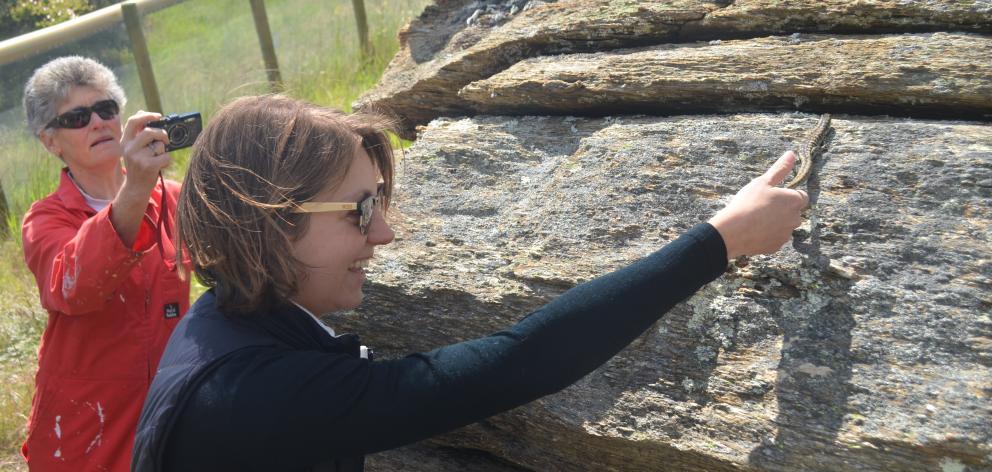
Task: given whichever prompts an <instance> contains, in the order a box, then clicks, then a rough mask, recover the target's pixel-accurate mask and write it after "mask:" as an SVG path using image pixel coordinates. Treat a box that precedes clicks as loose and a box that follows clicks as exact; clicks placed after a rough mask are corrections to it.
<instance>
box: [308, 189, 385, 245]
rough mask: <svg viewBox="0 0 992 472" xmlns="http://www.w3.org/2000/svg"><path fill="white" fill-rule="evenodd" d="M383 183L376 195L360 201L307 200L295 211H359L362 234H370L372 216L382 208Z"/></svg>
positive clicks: (359, 226)
mask: <svg viewBox="0 0 992 472" xmlns="http://www.w3.org/2000/svg"><path fill="white" fill-rule="evenodd" d="M383 198H384V197H383V184H381V183H380V184H379V188H378V189H377V191H376V194H375V195H372V196H371V197H367V198H364V199H362V201H360V202H358V203H350V202H305V203H300V204H299V206H298V207H297V208H296V209H294V210H293V213H322V212H326V211H358V229H359V231H361V232H362V234H369V226H371V225H372V216H373V215H374V214H375V209H376V208H378V209H380V210H382V201H383Z"/></svg>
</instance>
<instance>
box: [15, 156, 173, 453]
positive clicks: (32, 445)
mask: <svg viewBox="0 0 992 472" xmlns="http://www.w3.org/2000/svg"><path fill="white" fill-rule="evenodd" d="M166 187H167V189H168V192H167V206H168V210H169V211H168V212H167V214H168V215H167V219H168V224H169V227H171V228H175V222H174V219H173V218H174V211H175V208H176V200H177V197H178V194H179V184H177V183H175V182H172V181H168V182H167V183H166ZM161 195H162V186H161V183H159V184H157V185H156V186H155V189H154V190H152V194H151V197H150V199H149V203H148V208H147V209H146V211H145V216H144V220H143V221H142V224H141V229H140V230H139V232H138V237H137V239H136V241H135V243H134V245H132V247H130V248H128V247H126V246H124V244H123V243H122V242H121V239H120V237H119V236H118V234H117V231H116V230H115V229H114V226H113V223H111V220H110V215H111V212H112V211H113V208H112V207H113V205H110V206H108V207H107V208H104V209H103V210H102V211H100V212H94V211H93V209H92V208H90V207H89V206H88V205H87V204H86V201H85V200H84V199H83V196H82V194H81V193H80V192H79V190H78V189H77V188H76V186H75V185H74V184H73V183H72V180H71V179H70V178H69V176H68V174H67V171H66V170H63V171H62V178H61V182H60V183H59V188H58V190H56V191H55V193H53V194H51V195H49V196H48V197H45V198H44V199H42V200H39V201H37V202H35V203H34V205H32V206H31V209H30V210H29V211H28V212H27V214H26V215H24V223H23V226H22V236H23V241H24V257H25V259H26V261H27V264H28V267H29V268H30V269H31V272H33V273H34V276H35V279H36V280H37V282H38V292H39V293H40V295H41V305H42V306H43V307H44V308H45V309H46V310H48V326H47V327H46V328H45V333H44V335H42V338H41V346H40V347H39V349H38V374H37V376H36V377H35V387H36V389H35V394H34V400H33V402H32V405H31V416H30V418H29V420H28V436H27V440H26V441H25V443H24V445H23V446H22V448H21V454H22V455H23V456H24V458H25V459H26V460H27V461H28V465H29V466H30V468H31V470H32V471H49V470H66V471H83V470H87V471H89V470H100V471H102V470H107V471H122V472H123V471H127V470H128V467H129V463H130V459H131V445H132V443H133V441H134V430H135V426H136V425H137V422H138V415H139V414H140V413H141V405H142V403H143V402H144V399H145V394H146V392H147V391H148V386H149V385H150V384H151V381H152V376H153V375H154V374H155V370H156V368H157V366H158V361H159V357H160V356H161V355H162V350H163V349H164V348H165V344H166V342H167V341H168V340H169V335H170V334H171V333H172V330H173V328H174V327H175V326H176V324H177V323H178V322H179V319H180V318H181V317H182V315H183V314H185V313H186V310H187V309H189V283H188V282H183V281H180V279H179V277H178V273H177V271H176V270H175V265H174V263H173V262H172V261H173V260H174V255H175V250H174V248H173V246H172V243H171V241H169V240H168V238H167V237H166V236H165V234H164V232H163V234H162V241H163V251H161V252H160V250H159V247H158V244H157V243H156V241H157V240H159V238H158V237H157V236H156V222H157V221H158V219H157V218H158V214H159V203H160V199H161ZM163 226H164V225H163ZM163 252H164V256H165V257H164V258H163V256H162V253H163Z"/></svg>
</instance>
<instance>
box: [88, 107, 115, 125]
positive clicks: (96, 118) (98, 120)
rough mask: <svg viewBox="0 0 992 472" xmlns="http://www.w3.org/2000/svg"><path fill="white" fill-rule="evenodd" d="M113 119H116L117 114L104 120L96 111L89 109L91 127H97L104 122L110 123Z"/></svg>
mask: <svg viewBox="0 0 992 472" xmlns="http://www.w3.org/2000/svg"><path fill="white" fill-rule="evenodd" d="M115 119H117V116H116V115H115V116H112V117H110V119H107V120H105V119H103V118H102V117H101V116H100V115H99V114H98V113H97V112H95V111H91V112H90V127H91V128H96V127H99V126H101V125H104V124H106V123H110V122H111V121H114V120H115Z"/></svg>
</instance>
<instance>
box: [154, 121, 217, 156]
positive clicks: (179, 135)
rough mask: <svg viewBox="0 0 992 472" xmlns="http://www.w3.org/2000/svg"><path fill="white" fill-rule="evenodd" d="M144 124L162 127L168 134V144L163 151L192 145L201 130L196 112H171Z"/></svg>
mask: <svg viewBox="0 0 992 472" xmlns="http://www.w3.org/2000/svg"><path fill="white" fill-rule="evenodd" d="M145 126H150V127H152V128H162V129H164V130H165V132H166V133H168V134H169V144H168V145H166V146H165V152H169V151H175V150H176V149H182V148H185V147H190V146H192V145H193V142H195V141H196V137H197V136H199V135H200V131H202V130H203V120H201V119H200V114H199V113H197V112H190V113H180V114H176V113H173V114H171V115H166V116H165V117H163V118H162V119H161V120H158V121H152V122H150V123H148V124H147V125H145Z"/></svg>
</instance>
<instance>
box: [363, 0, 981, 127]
mask: <svg viewBox="0 0 992 472" xmlns="http://www.w3.org/2000/svg"><path fill="white" fill-rule="evenodd" d="M533 5H537V6H533ZM528 6H533V7H532V8H527V7H528ZM524 8H527V9H524ZM480 13H482V15H480ZM511 13H512V14H511ZM473 18H474V19H475V20H476V21H470V20H472V19H473ZM927 31H973V32H981V33H990V32H992V5H990V4H989V3H988V2H985V1H979V0H972V1H928V2H905V1H897V0H885V1H861V2H850V1H847V0H828V1H819V0H816V1H814V0H807V1H796V2H778V1H773V0H738V1H736V2H707V1H699V0H679V1H632V0H613V1H608V0H566V1H560V2H556V3H548V4H544V3H543V2H537V1H535V2H526V3H525V2H523V1H522V0H508V1H505V2H501V1H485V2H482V1H475V0H442V1H440V2H438V4H437V6H436V7H429V8H428V9H426V10H425V11H424V13H423V14H422V15H421V16H420V17H419V18H418V19H416V20H414V21H413V22H411V24H410V25H409V26H408V27H407V29H405V30H404V31H403V32H401V34H400V40H401V45H400V46H401V49H400V51H399V53H397V55H396V57H395V58H394V59H393V61H392V62H391V63H390V66H389V67H388V69H387V71H386V72H385V74H384V76H383V78H382V80H380V83H379V85H378V86H377V87H376V89H374V90H373V91H371V92H369V93H368V94H366V95H365V96H363V97H362V98H361V99H359V100H358V101H357V102H356V103H355V107H356V108H359V109H362V108H365V109H368V108H378V109H387V110H391V111H392V112H394V113H396V114H397V115H398V116H399V117H400V118H402V120H403V127H404V131H405V133H406V136H407V137H412V129H413V127H414V126H415V125H418V124H424V123H427V122H428V121H430V120H431V119H433V118H435V117H438V116H457V115H460V114H464V113H468V112H471V111H472V107H471V105H470V104H468V103H466V102H465V101H463V100H462V99H460V98H459V97H458V96H457V92H458V91H459V90H460V89H461V88H462V87H464V86H466V85H468V84H469V83H471V82H474V81H477V80H481V79H484V78H487V77H489V76H490V75H492V74H495V73H497V72H499V71H501V70H504V69H506V68H507V67H509V66H511V65H513V64H515V63H516V62H519V61H521V60H523V59H527V58H531V57H536V56H540V55H552V54H563V53H574V52H591V51H604V50H612V49H617V48H629V47H636V46H644V45H649V44H663V43H678V42H686V41H699V40H716V39H731V38H741V37H756V36H766V35H776V34H779V35H780V34H791V33H795V32H810V33H812V32H836V33H893V32H927Z"/></svg>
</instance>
